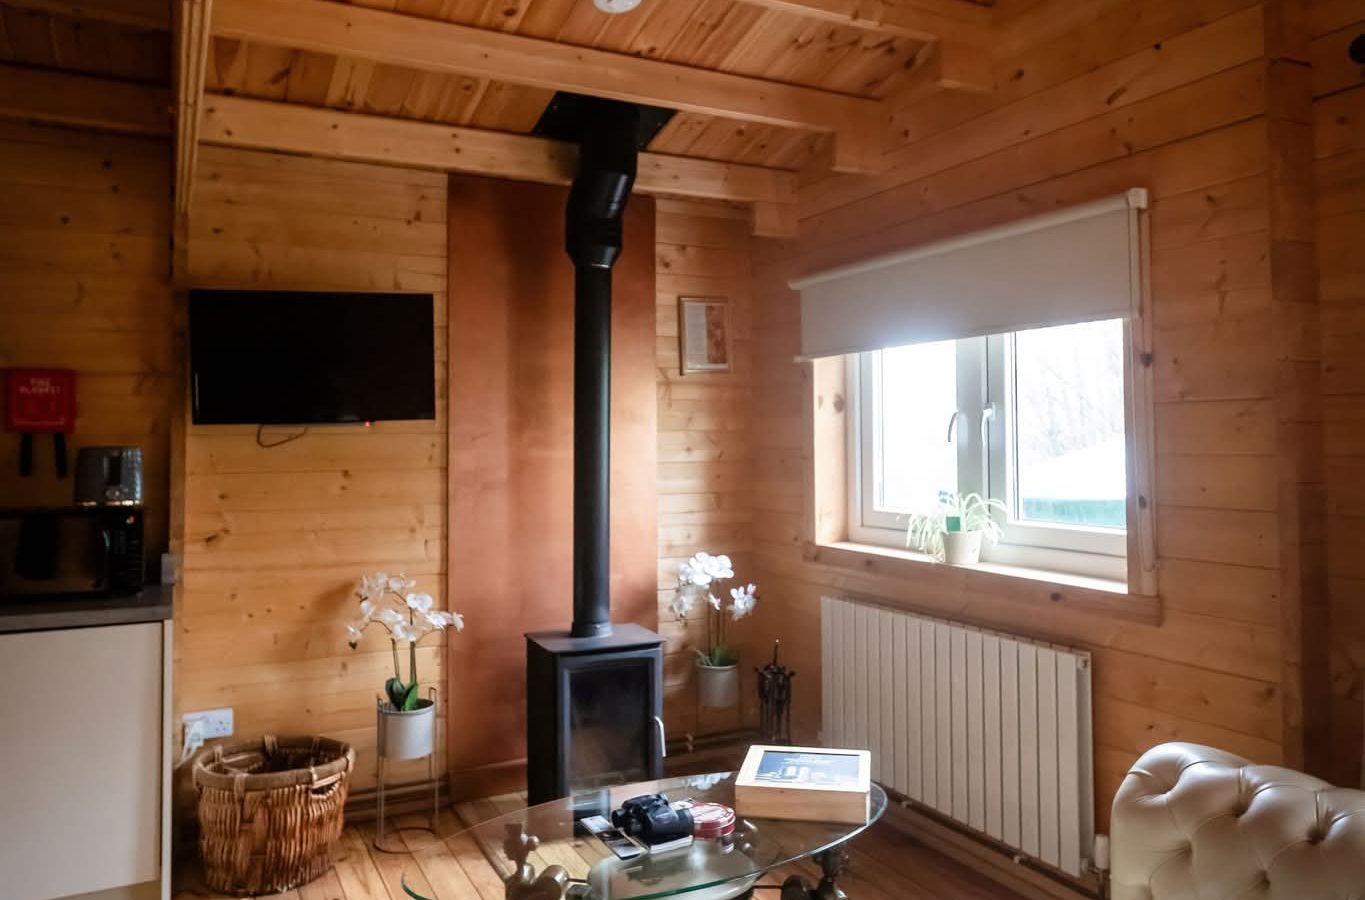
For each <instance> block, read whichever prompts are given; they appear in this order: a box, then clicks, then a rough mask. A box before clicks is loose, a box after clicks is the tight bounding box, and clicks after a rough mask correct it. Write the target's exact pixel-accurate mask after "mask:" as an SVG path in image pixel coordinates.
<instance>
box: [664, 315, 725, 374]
mask: <svg viewBox="0 0 1365 900" xmlns="http://www.w3.org/2000/svg"><path fill="white" fill-rule="evenodd" d="M732 327H733V326H732V324H731V321H730V301H729V300H726V299H723V298H719V297H679V298H678V359H679V362H680V369H681V371H682V374H683V375H696V374H701V373H705V372H712V373H715V372H729V371H730V365H731V358H732V356H733V355H734V340H733V338H732V335H731V329H732Z"/></svg>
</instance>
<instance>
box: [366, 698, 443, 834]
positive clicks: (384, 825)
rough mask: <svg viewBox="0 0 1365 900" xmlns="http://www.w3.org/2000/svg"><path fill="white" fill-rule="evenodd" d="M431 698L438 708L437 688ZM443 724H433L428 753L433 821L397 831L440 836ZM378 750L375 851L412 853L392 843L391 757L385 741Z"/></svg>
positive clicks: (428, 776) (397, 829)
mask: <svg viewBox="0 0 1365 900" xmlns="http://www.w3.org/2000/svg"><path fill="white" fill-rule="evenodd" d="M427 697H428V699H430V700H431V701H432V705H433V706H435V703H436V689H435V688H431V689H430V690H429V691H428V692H427ZM432 715H433V717H434V716H435V713H434V712H433V714H432ZM439 722H440V720H439V719H435V718H433V724H432V738H431V752H430V753H428V754H426V758H427V780H428V781H429V782H430V783H431V816H430V818H429V820H428V824H426V825H408V826H404V827H400V828H396V829H394V830H395V831H399V832H402V831H405V830H414V831H428V832H431V833H432V834H436V833H437V823H438V822H439V820H440V814H441V783H440V781H438V780H437V778H436V749H437V748H438V747H440V746H441V743H440V740H439V737H440V735H439V731H438V730H439V727H440V726H439ZM378 750H379V752H378V754H377V760H376V762H375V782H376V794H377V795H378V796H377V807H378V809H377V810H376V822H375V830H374V848H375V849H376V850H379V851H380V852H383V853H408V852H410V850H409V848H408V846H407V845H406V844H404V843H402V841H399V842H398V843H396V844H391V843H390V842H389V837H390V833H389V828H388V815H387V808H386V803H385V801H386V795H387V793H388V784H387V782H388V774H389V762H390V758H389V757H388V756H386V755H385V753H384V745H383V742H382V741H381V742H380V746H379V748H378ZM399 758H400V759H420V757H417V756H412V757H408V756H403V757H399Z"/></svg>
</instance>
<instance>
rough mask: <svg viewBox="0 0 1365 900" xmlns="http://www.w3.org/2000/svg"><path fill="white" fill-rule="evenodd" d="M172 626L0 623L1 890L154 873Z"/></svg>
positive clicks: (5, 894) (97, 885) (86, 887)
mask: <svg viewBox="0 0 1365 900" xmlns="http://www.w3.org/2000/svg"><path fill="white" fill-rule="evenodd" d="M169 629H170V623H169V622H146V623H141V624H135V625H116V626H108V627H94V628H73V629H67V630H56V631H33V632H25V633H19V634H0V872H3V873H4V875H3V878H0V898H2V900H50V898H56V897H68V896H71V895H74V894H85V893H92V892H103V891H111V890H114V889H119V888H126V887H128V886H132V885H144V886H145V887H144V889H143V890H144V891H145V890H146V889H147V888H148V887H150V886H151V885H150V884H149V883H157V882H161V881H163V877H162V876H163V870H164V865H163V829H164V827H165V825H164V815H163V811H164V800H165V797H164V795H165V792H166V789H167V785H166V783H165V778H164V773H165V771H166V759H165V755H166V753H167V746H166V739H165V722H166V704H167V702H168V696H167V694H168V692H167V680H168V678H167V671H168V670H167V667H166V660H167V658H168V649H169V648H168V636H167V635H168V633H169ZM138 893H139V894H141V893H143V891H139V892H138ZM156 893H157V894H160V893H161V891H159V890H158V891H157V892H156Z"/></svg>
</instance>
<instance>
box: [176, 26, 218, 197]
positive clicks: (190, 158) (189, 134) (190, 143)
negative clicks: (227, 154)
mask: <svg viewBox="0 0 1365 900" xmlns="http://www.w3.org/2000/svg"><path fill="white" fill-rule="evenodd" d="M174 2H175V38H176V40H175V45H176V56H175V65H174V80H175V92H176V107H175V212H176V215H177V216H186V215H188V214H189V211H190V198H191V197H192V196H193V194H194V170H195V163H196V162H197V160H198V158H199V126H200V121H201V119H202V118H203V116H202V109H201V103H202V101H203V99H204V81H205V78H206V77H207V75H208V61H209V44H210V41H209V37H210V32H209V20H210V17H211V15H212V0H174Z"/></svg>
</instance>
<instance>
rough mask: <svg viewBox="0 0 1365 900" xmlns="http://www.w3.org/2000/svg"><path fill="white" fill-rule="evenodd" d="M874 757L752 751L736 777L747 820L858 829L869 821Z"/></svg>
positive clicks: (822, 750) (739, 805)
mask: <svg viewBox="0 0 1365 900" xmlns="http://www.w3.org/2000/svg"><path fill="white" fill-rule="evenodd" d="M871 793H872V754H871V753H869V752H868V751H866V750H839V749H833V748H828V747H776V746H768V745H762V744H760V745H756V746H753V747H750V748H749V753H748V755H747V756H746V757H745V759H744V765H743V767H742V768H741V769H740V770H739V776H738V777H737V778H736V779H735V811H736V812H737V813H739V815H741V816H744V817H746V818H758V819H789V820H797V821H804V822H835V823H839V824H848V825H858V824H861V823H865V822H866V821H867V817H868V805H869V798H870V797H871Z"/></svg>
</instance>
